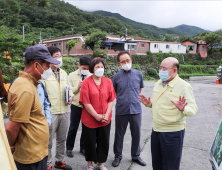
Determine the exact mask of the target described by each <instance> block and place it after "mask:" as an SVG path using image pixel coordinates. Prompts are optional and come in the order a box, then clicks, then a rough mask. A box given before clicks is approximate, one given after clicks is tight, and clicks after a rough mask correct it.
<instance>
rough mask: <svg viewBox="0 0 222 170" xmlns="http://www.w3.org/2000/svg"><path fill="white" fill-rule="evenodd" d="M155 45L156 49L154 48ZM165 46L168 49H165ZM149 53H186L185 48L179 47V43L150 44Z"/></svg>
mask: <svg viewBox="0 0 222 170" xmlns="http://www.w3.org/2000/svg"><path fill="white" fill-rule="evenodd" d="M155 45H156V47H155ZM167 45H168V46H169V48H166V47H167ZM150 52H151V53H159V52H162V53H170V52H171V53H181V54H182V53H186V47H185V46H183V45H181V44H180V43H158V42H153V43H152V42H150Z"/></svg>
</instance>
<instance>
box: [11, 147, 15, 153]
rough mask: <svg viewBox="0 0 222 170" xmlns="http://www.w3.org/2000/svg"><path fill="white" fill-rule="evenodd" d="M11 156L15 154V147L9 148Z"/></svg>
mask: <svg viewBox="0 0 222 170" xmlns="http://www.w3.org/2000/svg"><path fill="white" fill-rule="evenodd" d="M10 149H11V152H12V154H13V153H14V152H15V146H10Z"/></svg>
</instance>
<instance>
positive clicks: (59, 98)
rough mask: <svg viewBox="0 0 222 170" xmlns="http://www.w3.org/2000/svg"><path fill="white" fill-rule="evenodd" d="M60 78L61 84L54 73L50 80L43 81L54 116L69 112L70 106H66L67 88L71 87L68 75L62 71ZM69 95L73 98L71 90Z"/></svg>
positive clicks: (60, 71)
mask: <svg viewBox="0 0 222 170" xmlns="http://www.w3.org/2000/svg"><path fill="white" fill-rule="evenodd" d="M59 77H60V83H59V82H58V80H57V78H56V76H55V74H54V73H52V75H51V76H50V77H49V78H48V80H41V81H42V83H43V84H44V86H45V88H46V91H47V93H48V96H49V100H50V102H51V112H52V114H61V113H66V112H68V105H66V104H65V86H66V85H69V81H68V75H67V73H66V72H65V71H64V70H62V69H60V70H59ZM69 86H70V85H69ZM69 95H70V96H73V94H72V91H71V90H69Z"/></svg>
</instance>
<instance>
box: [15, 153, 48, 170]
mask: <svg viewBox="0 0 222 170" xmlns="http://www.w3.org/2000/svg"><path fill="white" fill-rule="evenodd" d="M47 159H48V156H46V157H45V158H43V160H41V161H39V162H36V163H33V164H21V163H19V162H17V161H15V165H16V167H17V169H18V170H46V169H47Z"/></svg>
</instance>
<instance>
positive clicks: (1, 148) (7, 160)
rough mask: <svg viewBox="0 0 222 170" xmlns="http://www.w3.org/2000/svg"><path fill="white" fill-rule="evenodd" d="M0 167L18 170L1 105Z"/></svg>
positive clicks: (5, 169)
mask: <svg viewBox="0 0 222 170" xmlns="http://www.w3.org/2000/svg"><path fill="white" fill-rule="evenodd" d="M0 165H1V166H0V167H1V168H0V169H4V170H17V168H16V166H15V162H14V159H13V157H12V153H11V150H10V147H9V143H8V138H7V136H6V133H5V127H4V121H3V115H2V108H1V105H0Z"/></svg>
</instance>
